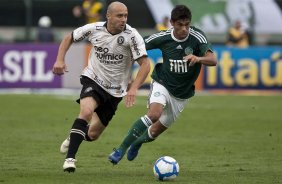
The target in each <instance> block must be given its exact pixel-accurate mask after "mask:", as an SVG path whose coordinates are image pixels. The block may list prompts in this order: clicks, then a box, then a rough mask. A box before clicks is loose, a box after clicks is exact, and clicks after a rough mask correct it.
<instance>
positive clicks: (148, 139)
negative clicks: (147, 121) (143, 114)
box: [132, 129, 155, 146]
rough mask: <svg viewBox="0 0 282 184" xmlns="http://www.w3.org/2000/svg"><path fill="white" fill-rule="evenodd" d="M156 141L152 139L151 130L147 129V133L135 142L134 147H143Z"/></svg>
mask: <svg viewBox="0 0 282 184" xmlns="http://www.w3.org/2000/svg"><path fill="white" fill-rule="evenodd" d="M154 140H155V138H152V137H151V136H150V135H149V130H148V129H147V131H145V132H144V133H143V134H142V135H141V136H140V137H139V138H138V139H137V140H136V141H134V143H133V144H132V145H133V146H137V145H142V144H143V143H147V142H152V141H154Z"/></svg>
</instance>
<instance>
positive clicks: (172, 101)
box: [148, 81, 188, 128]
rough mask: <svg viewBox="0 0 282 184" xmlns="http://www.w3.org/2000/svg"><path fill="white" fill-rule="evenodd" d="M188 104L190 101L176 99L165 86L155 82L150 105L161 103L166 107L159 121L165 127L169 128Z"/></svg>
mask: <svg viewBox="0 0 282 184" xmlns="http://www.w3.org/2000/svg"><path fill="white" fill-rule="evenodd" d="M187 102H188V99H178V98H175V97H174V96H172V95H171V94H169V92H168V91H167V89H166V88H165V87H164V86H163V85H161V84H159V83H157V82H156V81H153V83H152V88H151V93H150V97H149V101H148V103H149V104H151V103H160V104H162V105H163V106H164V109H163V113H162V114H161V117H160V119H159V120H160V122H161V124H162V125H164V126H165V127H167V128H168V127H169V126H170V125H172V123H173V122H175V121H176V119H177V118H178V117H179V115H180V113H181V112H182V111H183V110H184V107H185V105H186V103H187Z"/></svg>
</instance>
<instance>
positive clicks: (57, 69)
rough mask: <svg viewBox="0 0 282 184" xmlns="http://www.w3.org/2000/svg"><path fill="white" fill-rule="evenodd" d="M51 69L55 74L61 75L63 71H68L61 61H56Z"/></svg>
mask: <svg viewBox="0 0 282 184" xmlns="http://www.w3.org/2000/svg"><path fill="white" fill-rule="evenodd" d="M52 71H53V73H54V74H56V75H63V74H64V73H65V72H68V70H67V65H66V64H65V62H63V61H56V62H55V64H54V66H53V69H52Z"/></svg>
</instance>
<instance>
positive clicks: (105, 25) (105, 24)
mask: <svg viewBox="0 0 282 184" xmlns="http://www.w3.org/2000/svg"><path fill="white" fill-rule="evenodd" d="M126 25H127V24H125V26H124V30H123V31H125V30H126ZM103 26H104V27H105V29H106V30H107V32H108V33H110V32H109V31H108V29H107V21H106V22H105V23H104V25H103ZM110 34H111V35H112V33H110ZM118 34H119V33H118Z"/></svg>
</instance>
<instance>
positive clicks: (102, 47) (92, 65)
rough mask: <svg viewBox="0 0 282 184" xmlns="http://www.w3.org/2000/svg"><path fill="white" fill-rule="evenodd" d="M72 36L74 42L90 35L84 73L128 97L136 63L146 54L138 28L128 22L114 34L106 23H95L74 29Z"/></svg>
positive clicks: (119, 95) (114, 94)
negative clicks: (90, 47) (123, 28)
mask: <svg viewBox="0 0 282 184" xmlns="http://www.w3.org/2000/svg"><path fill="white" fill-rule="evenodd" d="M72 35H73V41H74V42H78V41H81V40H83V39H85V38H87V39H88V40H89V41H90V42H91V44H92V49H91V52H90V54H89V57H88V65H87V67H86V68H85V69H84V70H83V72H82V75H83V76H87V77H89V78H90V79H92V80H94V81H95V82H96V83H97V84H99V85H100V86H101V87H102V88H103V89H104V90H105V91H107V92H108V93H109V94H111V95H113V96H115V97H122V96H125V95H126V89H127V86H128V82H129V80H130V77H131V73H132V64H133V62H134V61H135V60H137V59H138V58H140V57H142V56H144V55H147V52H146V49H145V44H144V41H143V38H142V37H141V35H140V34H139V33H138V32H137V30H136V29H134V28H132V27H131V26H129V25H128V24H126V27H125V30H124V31H122V32H121V33H119V34H115V35H112V34H111V33H109V32H108V31H107V28H106V22H96V23H92V24H86V25H85V26H82V27H79V28H77V29H75V30H74V31H73V34H72Z"/></svg>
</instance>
